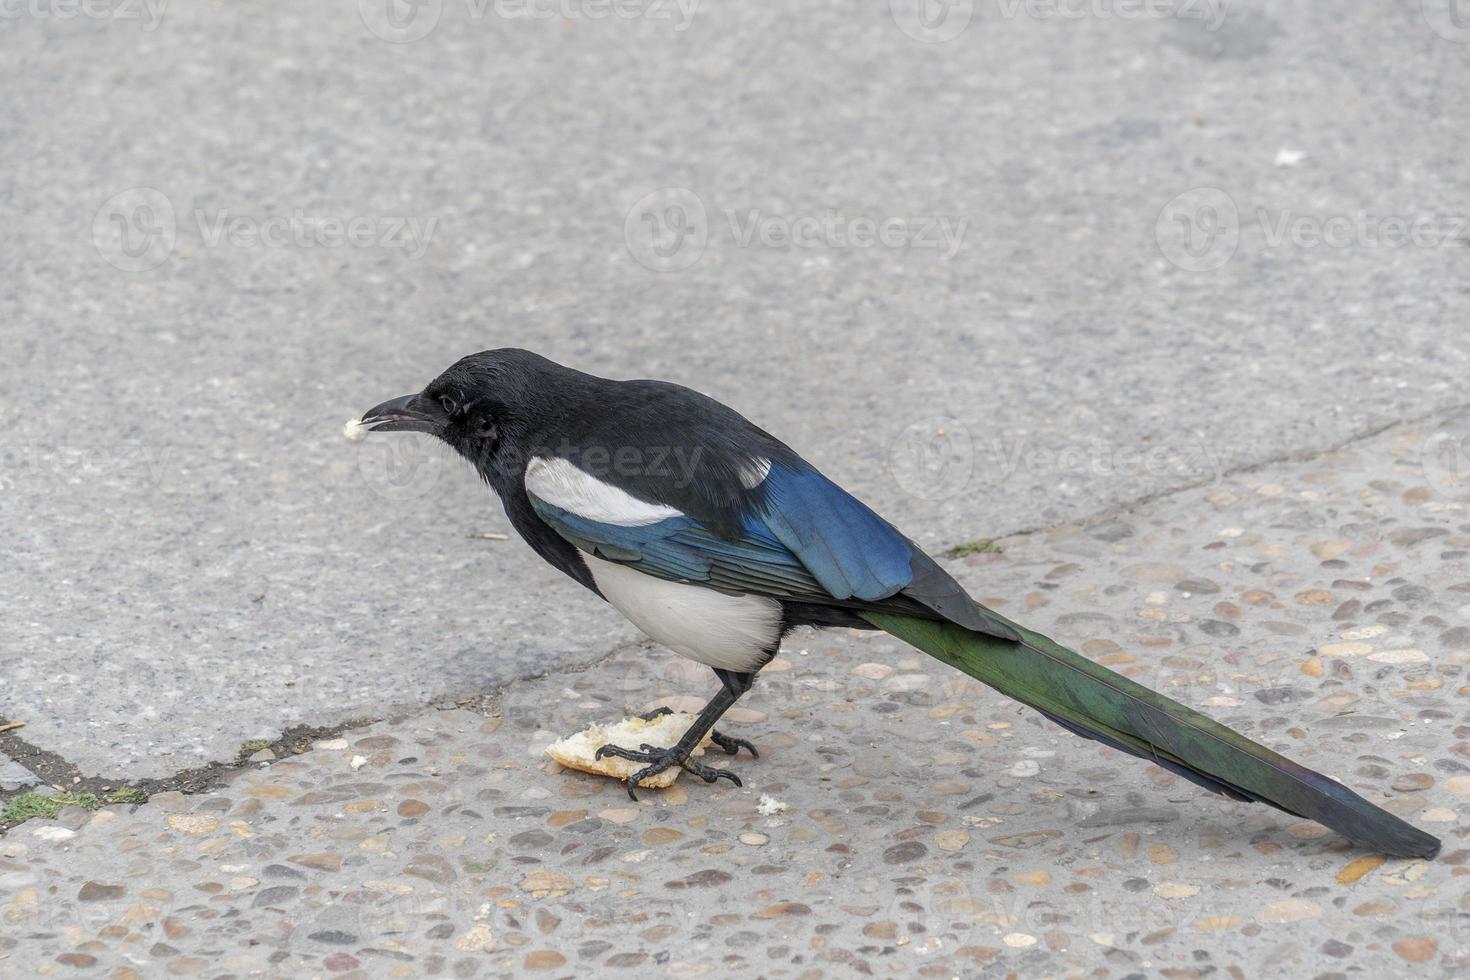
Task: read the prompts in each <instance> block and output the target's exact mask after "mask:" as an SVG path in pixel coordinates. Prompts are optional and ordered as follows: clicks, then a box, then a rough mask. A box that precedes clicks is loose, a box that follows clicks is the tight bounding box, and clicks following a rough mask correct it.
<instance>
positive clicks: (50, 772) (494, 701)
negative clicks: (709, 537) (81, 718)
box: [0, 641, 652, 837]
mask: <svg viewBox="0 0 1470 980" xmlns="http://www.w3.org/2000/svg"><path fill="white" fill-rule="evenodd" d="M651 642H652V641H648V642H646V643H644V642H639V643H625V644H620V645H618V646H616V647H614V648H613V649H611V650H609V651H608V652H607V653H604V654H600V655H598V656H597V657H596V658H594V659H591V660H586V661H582V662H579V663H575V664H571V665H569V666H566V667H559V668H557V669H556V670H555V671H550V670H546V671H542V672H541V673H539V674H534V675H527V676H525V677H517V678H515V679H514V680H509V681H506V682H505V683H504V684H500V685H497V686H496V687H494V688H492V689H490V690H488V691H480V692H476V693H474V694H468V695H464V696H461V697H453V696H451V697H442V698H436V699H434V700H433V701H430V702H429V703H427V704H420V705H399V706H397V707H396V709H395V710H393V711H391V712H388V713H386V714H384V715H382V716H373V717H359V718H351V719H348V720H346V721H342V722H338V723H336V724H333V725H304V724H303V725H293V726H292V727H290V728H287V729H285V730H284V731H283V732H282V733H281V735H280V737H279V738H276V739H273V740H271V741H270V742H269V744H268V745H266V746H264V747H265V748H268V749H270V751H271V752H272V754H273V755H274V758H273V759H269V760H263V761H260V762H252V761H251V757H252V756H253V755H254V754H255V752H258V751H260V748H259V747H255V748H253V750H252V751H245V750H244V748H243V747H242V749H241V751H240V753H239V754H238V755H237V756H236V757H235V758H234V759H231V760H221V761H215V762H209V763H206V764H205V765H202V766H194V767H190V768H187V769H180V770H179V771H177V772H175V773H173V774H171V775H168V776H161V777H156V778H149V779H139V780H132V779H127V778H117V777H109V776H88V775H86V774H85V773H83V772H82V771H81V769H80V768H79V767H78V766H76V765H74V764H72V763H70V762H68V761H67V760H66V759H65V758H64V757H63V756H61V755H59V754H58V753H56V752H52V751H50V750H48V749H43V748H41V747H40V746H36V745H32V744H31V743H30V742H28V741H26V740H25V739H23V738H21V737H20V736H18V735H16V734H15V731H16V730H15V729H12V730H9V731H0V756H6V757H9V758H10V759H12V760H14V761H15V762H17V763H19V764H20V765H21V766H22V767H24V768H25V769H27V770H28V771H30V772H31V774H32V775H34V776H36V777H37V778H38V779H40V781H41V782H42V783H44V784H45V785H46V786H48V787H50V788H51V789H53V790H55V791H57V792H58V793H71V794H92V795H93V796H96V797H98V798H99V799H100V798H102V797H103V796H104V795H105V794H108V793H113V792H116V791H118V790H120V789H124V788H127V789H133V790H137V791H138V792H139V793H141V794H143V796H142V799H140V800H139V801H138V803H137V804H136V805H141V804H142V803H146V802H147V798H148V797H151V796H153V795H155V794H157V793H168V792H176V793H184V794H186V795H189V794H195V793H203V792H207V791H209V790H212V789H216V788H218V787H219V786H221V785H223V784H224V783H225V782H227V781H228V780H229V779H231V778H232V777H233V776H234V775H235V774H236V773H238V772H241V771H242V770H244V769H246V768H247V767H253V766H260V767H268V766H270V765H271V763H273V762H277V761H280V760H281V759H289V758H290V757H291V756H294V755H301V754H303V753H305V752H308V751H310V750H311V747H312V745H313V744H314V743H316V742H319V741H325V740H327V739H331V738H336V737H337V736H338V735H341V734H343V733H344V732H350V731H356V730H357V729H361V728H367V727H368V726H369V725H373V724H376V723H377V722H380V721H386V722H389V723H390V724H393V723H397V722H401V721H403V720H404V719H406V718H412V717H414V716H415V715H418V714H421V713H422V712H424V711H425V710H438V711H445V710H451V709H456V708H457V709H462V710H466V711H473V712H475V713H476V714H480V715H485V716H487V717H489V716H492V715H495V714H497V713H498V711H499V706H500V701H501V698H502V697H503V696H504V693H505V691H506V689H508V688H509V687H510V686H511V685H512V684H519V683H522V682H525V681H534V680H540V679H542V678H544V677H546V676H548V675H550V674H551V673H558V674H580V673H583V672H584V671H586V670H588V669H590V668H592V667H595V666H597V665H598V664H600V663H602V662H603V661H604V660H607V659H608V658H610V657H615V656H617V655H618V654H619V653H621V652H623V651H624V650H628V649H632V648H634V647H642V646H647V645H649V644H650V643H651ZM7 724H8V722H7V720H6V719H5V718H4V717H3V716H0V728H4V726H5V725H7ZM244 744H245V743H243V742H242V746H243V745H244ZM31 792H35V787H34V786H30V787H25V786H23V787H20V788H19V789H15V790H8V791H4V790H0V809H3V805H4V804H5V803H6V802H8V801H9V800H12V799H14V798H16V797H18V796H21V795H24V794H26V793H31ZM21 823H24V821H23V820H4V819H0V837H3V836H4V835H5V834H6V833H7V832H8V831H9V830H10V829H11V828H12V827H16V826H19V825H20V824H21Z"/></svg>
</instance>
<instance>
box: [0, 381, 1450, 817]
mask: <svg viewBox="0 0 1470 980" xmlns="http://www.w3.org/2000/svg"><path fill="white" fill-rule="evenodd" d="M1467 411H1470V403H1459V404H1455V405H1448V406H1440V407H1437V408H1435V409H1432V410H1430V411H1428V412H1423V413H1420V414H1418V415H1415V416H1412V417H1409V418H1403V419H1392V420H1389V421H1387V422H1384V423H1383V424H1381V425H1376V426H1373V427H1371V428H1368V429H1365V430H1362V431H1360V432H1357V433H1355V434H1353V435H1351V436H1349V437H1348V438H1346V439H1343V440H1339V441H1338V442H1335V443H1332V444H1330V445H1328V446H1326V447H1318V448H1305V449H1297V450H1292V451H1290V452H1284V453H1278V454H1276V455H1274V456H1271V457H1268V458H1266V459H1264V460H1259V461H1257V462H1253V463H1246V464H1242V465H1240V466H1236V467H1233V468H1230V469H1226V470H1222V471H1221V472H1219V473H1216V474H1215V475H1214V476H1212V477H1210V478H1209V479H1202V480H1196V481H1193V482H1191V483H1188V484H1183V485H1179V486H1175V487H1171V488H1168V489H1166V490H1159V491H1156V492H1154V493H1149V494H1144V495H1142V496H1140V497H1138V498H1136V499H1134V500H1132V501H1129V502H1127V503H1123V504H1115V505H1112V506H1110V507H1106V508H1103V509H1102V510H1099V511H1097V512H1095V513H1093V514H1090V515H1088V516H1086V517H1082V518H1072V519H1068V520H1063V521H1057V522H1053V523H1050V524H1042V525H1036V526H1033V527H1028V528H1023V529H1021V530H1017V531H1011V532H1009V533H1000V534H997V535H995V536H994V537H992V538H991V540H993V541H1002V540H1005V539H1008V538H1020V537H1030V536H1032V535H1036V534H1045V533H1047V532H1049V531H1053V530H1055V529H1056V528H1059V527H1065V526H1069V525H1078V526H1087V525H1092V524H1098V523H1103V522H1105V521H1107V520H1109V519H1112V518H1115V517H1117V516H1120V515H1123V514H1128V513H1131V512H1133V511H1135V510H1137V509H1138V508H1140V507H1146V506H1149V505H1150V504H1154V503H1157V502H1159V501H1163V500H1167V499H1169V498H1171V497H1174V496H1177V495H1179V494H1182V493H1188V492H1189V491H1191V490H1197V489H1199V488H1201V487H1205V486H1209V485H1211V484H1213V483H1218V482H1220V481H1223V480H1228V479H1231V478H1233V477H1237V476H1240V475H1242V474H1248V473H1253V472H1258V471H1260V470H1264V469H1267V468H1269V467H1272V466H1278V465H1283V464H1287V463H1300V462H1309V461H1311V460H1313V459H1317V458H1319V457H1322V456H1327V455H1330V454H1332V453H1337V452H1342V451H1344V450H1346V449H1349V448H1351V447H1352V446H1354V445H1356V444H1358V443H1360V442H1367V441H1369V440H1372V439H1374V438H1377V437H1378V436H1380V435H1382V434H1384V433H1385V432H1388V431H1389V430H1391V429H1395V428H1399V427H1408V426H1413V425H1419V424H1421V423H1424V422H1427V421H1429V420H1431V419H1437V418H1453V417H1455V416H1457V415H1460V414H1463V413H1465V412H1467ZM965 540H974V539H973V538H967V539H965ZM960 546H961V545H959V544H955V545H951V546H949V547H947V548H943V549H940V550H939V552H938V553H939V554H940V555H944V556H949V555H950V554H951V553H953V552H954V551H955V550H956V549H957V548H959V547H960ZM647 645H649V641H635V642H633V643H631V644H620V645H618V646H615V647H614V648H613V649H611V650H609V651H607V652H606V653H602V654H599V655H598V656H597V657H594V658H592V659H589V660H585V661H580V662H578V663H575V664H569V665H567V666H565V667H558V668H556V669H555V670H546V671H542V672H541V673H539V674H528V675H526V676H524V677H517V678H514V679H512V680H508V681H506V682H505V683H503V684H500V685H497V686H496V687H494V688H491V689H489V690H487V691H481V692H477V693H474V694H469V695H464V696H454V695H450V696H444V697H439V698H434V699H432V700H430V701H428V702H426V703H423V704H418V705H400V706H398V707H397V708H396V710H394V711H391V712H388V713H386V714H384V715H382V716H372V717H361V718H353V719H349V720H347V721H344V722H339V723H337V724H334V725H325V726H314V725H306V724H302V725H295V726H292V727H291V728H288V729H286V730H285V731H283V732H282V733H281V735H280V737H279V738H277V739H275V740H273V741H271V742H270V744H269V747H270V749H271V750H272V751H273V752H275V758H276V759H282V758H289V757H290V756H291V755H296V754H300V753H301V752H305V751H307V750H308V749H309V748H310V744H311V743H312V742H316V741H320V740H323V739H328V738H333V737H335V736H337V735H340V734H341V733H343V732H348V731H354V730H356V729H360V728H366V727H368V726H369V725H372V724H375V723H377V722H379V721H384V720H388V721H398V720H402V719H404V718H408V717H411V716H413V715H415V714H418V713H421V712H423V711H425V710H434V711H444V710H451V709H454V708H461V709H468V710H471V711H475V712H476V713H477V714H482V715H487V716H489V715H491V714H493V711H494V709H495V708H496V707H498V705H499V703H500V701H501V699H502V698H503V696H504V694H505V692H506V691H507V690H509V689H510V688H511V687H512V686H513V685H516V684H521V683H525V682H528V681H536V680H541V679H543V678H545V677H547V676H548V675H550V674H552V673H557V674H572V673H582V672H584V671H586V670H589V669H591V668H592V667H595V666H597V665H598V664H600V663H602V662H603V661H605V660H608V659H610V658H612V657H615V656H617V655H618V654H619V653H621V652H622V651H624V650H626V649H629V648H631V647H641V646H647ZM7 723H8V721H7V719H6V718H4V717H3V716H0V727H3V726H4V725H6V724H7ZM18 730H20V729H12V730H8V731H0V755H4V756H8V757H9V758H11V759H12V760H14V761H15V762H17V763H19V764H20V765H21V766H22V767H23V768H25V769H27V770H28V771H30V772H31V773H32V775H35V776H36V777H38V778H39V779H40V780H41V782H42V783H45V784H46V785H47V786H49V787H51V788H53V789H56V790H58V791H63V792H73V793H96V794H99V795H100V794H103V793H105V792H107V791H115V790H117V789H119V788H122V787H131V788H134V789H137V790H139V791H141V792H142V793H143V794H144V796H145V797H148V796H152V795H153V794H155V793H159V792H168V791H177V792H183V793H185V794H196V793H201V792H206V791H208V790H211V789H214V788H217V787H218V786H219V785H221V783H223V782H224V780H225V779H226V777H227V776H228V775H229V774H230V773H233V772H237V771H239V770H241V769H243V768H245V767H246V766H251V765H257V766H259V765H264V766H269V765H270V762H265V763H251V762H250V761H249V758H248V755H247V753H244V752H242V753H240V755H239V756H238V757H237V758H235V759H233V760H228V761H222V760H217V761H214V762H210V763H207V764H205V765H203V766H196V767H189V768H185V769H180V770H178V771H177V772H175V773H173V774H171V775H169V776H163V777H156V778H151V779H142V780H138V781H136V782H133V781H131V780H128V779H122V778H112V777H104V776H85V775H82V774H81V770H80V769H79V768H78V767H77V766H75V765H73V764H71V763H69V762H67V761H66V759H65V758H64V757H62V756H61V755H59V754H57V753H55V752H51V751H49V750H47V749H43V748H41V747H39V746H35V745H32V744H30V743H29V742H27V741H26V740H25V739H23V738H21V737H20V736H19V735H16V734H15V732H16V731H18ZM242 744H243V743H242ZM277 750H285V751H277ZM272 761H274V760H272ZM33 791H34V787H22V788H19V789H16V790H11V791H0V804H4V803H5V802H6V801H8V800H10V799H13V798H15V797H17V796H20V795H22V794H24V793H26V792H33ZM18 825H19V823H17V822H10V823H7V822H4V821H0V837H3V836H4V835H5V834H6V833H7V832H8V831H9V830H10V829H11V828H12V827H15V826H18Z"/></svg>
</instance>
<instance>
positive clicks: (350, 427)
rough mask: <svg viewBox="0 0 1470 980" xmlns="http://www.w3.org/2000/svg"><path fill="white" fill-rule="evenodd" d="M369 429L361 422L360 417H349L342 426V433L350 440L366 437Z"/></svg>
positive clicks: (355, 440)
mask: <svg viewBox="0 0 1470 980" xmlns="http://www.w3.org/2000/svg"><path fill="white" fill-rule="evenodd" d="M368 432H369V429H368V427H367V426H365V425H363V424H362V419H349V420H348V421H347V424H346V425H344V426H343V427H342V435H343V436H344V437H345V438H346V439H347V440H348V441H350V442H357V441H358V440H359V439H366V438H367V434H368Z"/></svg>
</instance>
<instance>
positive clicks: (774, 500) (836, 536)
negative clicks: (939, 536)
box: [760, 466, 914, 600]
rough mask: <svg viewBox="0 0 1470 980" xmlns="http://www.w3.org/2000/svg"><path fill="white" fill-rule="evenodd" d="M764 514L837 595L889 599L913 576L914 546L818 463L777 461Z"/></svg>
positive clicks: (766, 487) (769, 524)
mask: <svg viewBox="0 0 1470 980" xmlns="http://www.w3.org/2000/svg"><path fill="white" fill-rule="evenodd" d="M763 489H764V501H763V503H762V505H761V508H760V516H761V518H762V519H763V520H764V522H765V525H766V526H767V527H768V528H769V529H770V530H771V532H772V533H773V534H774V535H775V536H776V538H778V539H779V540H780V541H781V543H782V544H784V545H785V546H786V547H787V548H789V549H790V550H791V552H792V553H793V554H795V555H796V556H797V557H798V558H800V559H801V562H802V564H804V565H805V566H806V567H807V568H809V569H810V570H811V572H812V574H813V575H814V576H816V579H817V581H818V582H820V583H822V586H823V587H824V588H825V589H826V590H827V591H828V592H829V593H830V594H831V595H832V596H833V597H834V598H837V599H853V598H856V599H865V600H875V599H885V598H887V597H888V596H891V595H893V594H894V593H896V592H899V591H900V590H902V589H903V587H904V586H906V585H908V584H909V582H910V581H911V580H912V579H913V569H912V567H911V562H912V560H913V555H914V547H913V545H912V544H910V543H909V542H908V540H907V539H906V538H905V537H904V536H903V535H901V534H899V533H898V532H897V531H895V530H894V529H893V527H892V526H891V525H890V524H889V523H888V522H887V521H885V520H883V518H881V517H879V516H878V515H877V514H875V513H873V512H872V511H871V510H869V509H868V508H867V506H866V505H865V504H863V503H862V502H861V501H860V500H858V499H857V498H856V497H854V496H852V495H851V494H849V493H848V492H847V491H846V490H844V489H842V488H841V487H839V486H838V485H837V484H835V483H833V482H832V481H831V480H829V479H827V478H826V477H825V476H823V475H822V474H821V473H818V472H817V471H816V470H813V469H805V470H795V469H788V468H787V467H785V466H772V467H771V470H770V472H769V473H768V474H767V475H766V480H765V483H764V484H763Z"/></svg>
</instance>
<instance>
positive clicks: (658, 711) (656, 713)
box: [638, 705, 761, 782]
mask: <svg viewBox="0 0 1470 980" xmlns="http://www.w3.org/2000/svg"><path fill="white" fill-rule="evenodd" d="M673 713H674V709H673V708H670V707H669V706H668V705H664V706H663V707H661V708H654V709H653V710H652V711H646V712H644V713H643V714H641V715H639V716H638V717H639V718H642V719H643V720H644V721H653V719H655V718H662V717H663V716H664V715H671V714H673ZM709 740H710V741H711V742H714V743H715V744H716V745H718V746H719V747H720V748H721V749H724V751H725V754H726V755H738V754H739V753H740V750H741V749H744V750H745V751H747V752H749V753H750V757H751V758H752V759H759V758H760V757H761V754H760V753H759V752H757V751H756V750H755V746H754V745H751V744H750V743H749V742H748V741H746V740H745V739H743V738H735V737H733V736H731V735H726V734H724V733H723V732H720V731H719V730H716V731H712V732H710V733H709ZM685 768H686V769H687V768H688V767H687V766H686V767H685ZM690 771H691V772H693V770H692V769H691V770H690ZM705 782H712V780H708V779H706V780H705Z"/></svg>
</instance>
